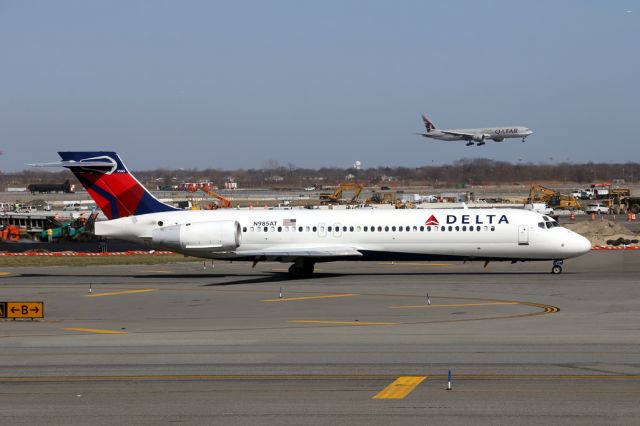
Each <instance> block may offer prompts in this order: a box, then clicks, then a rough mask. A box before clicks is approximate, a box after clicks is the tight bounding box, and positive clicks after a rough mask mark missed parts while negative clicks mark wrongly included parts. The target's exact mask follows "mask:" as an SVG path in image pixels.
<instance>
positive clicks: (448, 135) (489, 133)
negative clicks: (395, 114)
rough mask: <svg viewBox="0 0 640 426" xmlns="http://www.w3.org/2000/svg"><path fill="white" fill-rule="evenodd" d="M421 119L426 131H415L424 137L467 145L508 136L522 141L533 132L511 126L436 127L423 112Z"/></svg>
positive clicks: (480, 143) (501, 139) (482, 143)
mask: <svg viewBox="0 0 640 426" xmlns="http://www.w3.org/2000/svg"><path fill="white" fill-rule="evenodd" d="M422 121H423V122H424V127H425V129H426V130H427V133H416V134H418V135H420V136H424V137H425V138H431V139H438V140H441V141H467V144H466V145H467V146H471V145H473V144H476V145H478V146H480V145H484V144H485V143H486V142H485V141H486V140H488V139H491V140H494V141H496V142H502V141H503V140H505V139H508V138H522V142H524V140H525V139H526V138H527V136H530V135H532V134H533V131H532V130H531V129H529V128H528V127H522V126H511V127H485V128H482V129H451V130H444V129H436V126H435V125H434V124H433V122H432V121H431V120H429V119H428V118H427V117H426V116H425V115H424V114H423V115H422Z"/></svg>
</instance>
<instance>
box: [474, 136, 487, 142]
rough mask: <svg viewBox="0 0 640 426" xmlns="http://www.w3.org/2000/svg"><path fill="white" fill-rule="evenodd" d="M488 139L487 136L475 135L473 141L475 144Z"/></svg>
mask: <svg viewBox="0 0 640 426" xmlns="http://www.w3.org/2000/svg"><path fill="white" fill-rule="evenodd" d="M486 137H487V135H473V136H472V137H471V139H472V140H473V141H474V142H484V140H485V138H486Z"/></svg>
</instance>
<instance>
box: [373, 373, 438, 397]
mask: <svg viewBox="0 0 640 426" xmlns="http://www.w3.org/2000/svg"><path fill="white" fill-rule="evenodd" d="M426 378H427V376H400V377H398V378H397V379H396V380H394V381H393V383H391V384H390V385H389V386H387V387H386V388H384V389H382V390H381V391H380V392H378V393H377V394H376V395H375V396H374V397H373V399H403V398H404V397H406V396H407V395H409V394H410V393H411V391H413V390H414V389H415V388H416V386H418V385H419V384H420V383H422V382H423V381H424V380H425V379H426Z"/></svg>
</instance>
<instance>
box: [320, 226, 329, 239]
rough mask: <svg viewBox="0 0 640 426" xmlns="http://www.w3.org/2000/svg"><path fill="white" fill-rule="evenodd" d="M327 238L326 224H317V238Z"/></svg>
mask: <svg viewBox="0 0 640 426" xmlns="http://www.w3.org/2000/svg"><path fill="white" fill-rule="evenodd" d="M326 236H327V224H326V223H319V224H318V237H320V238H324V237H326Z"/></svg>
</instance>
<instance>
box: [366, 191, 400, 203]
mask: <svg viewBox="0 0 640 426" xmlns="http://www.w3.org/2000/svg"><path fill="white" fill-rule="evenodd" d="M396 200H397V197H396V195H395V194H394V193H393V192H374V193H373V194H371V197H369V198H367V199H366V200H365V202H364V203H365V204H395V203H396Z"/></svg>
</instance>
